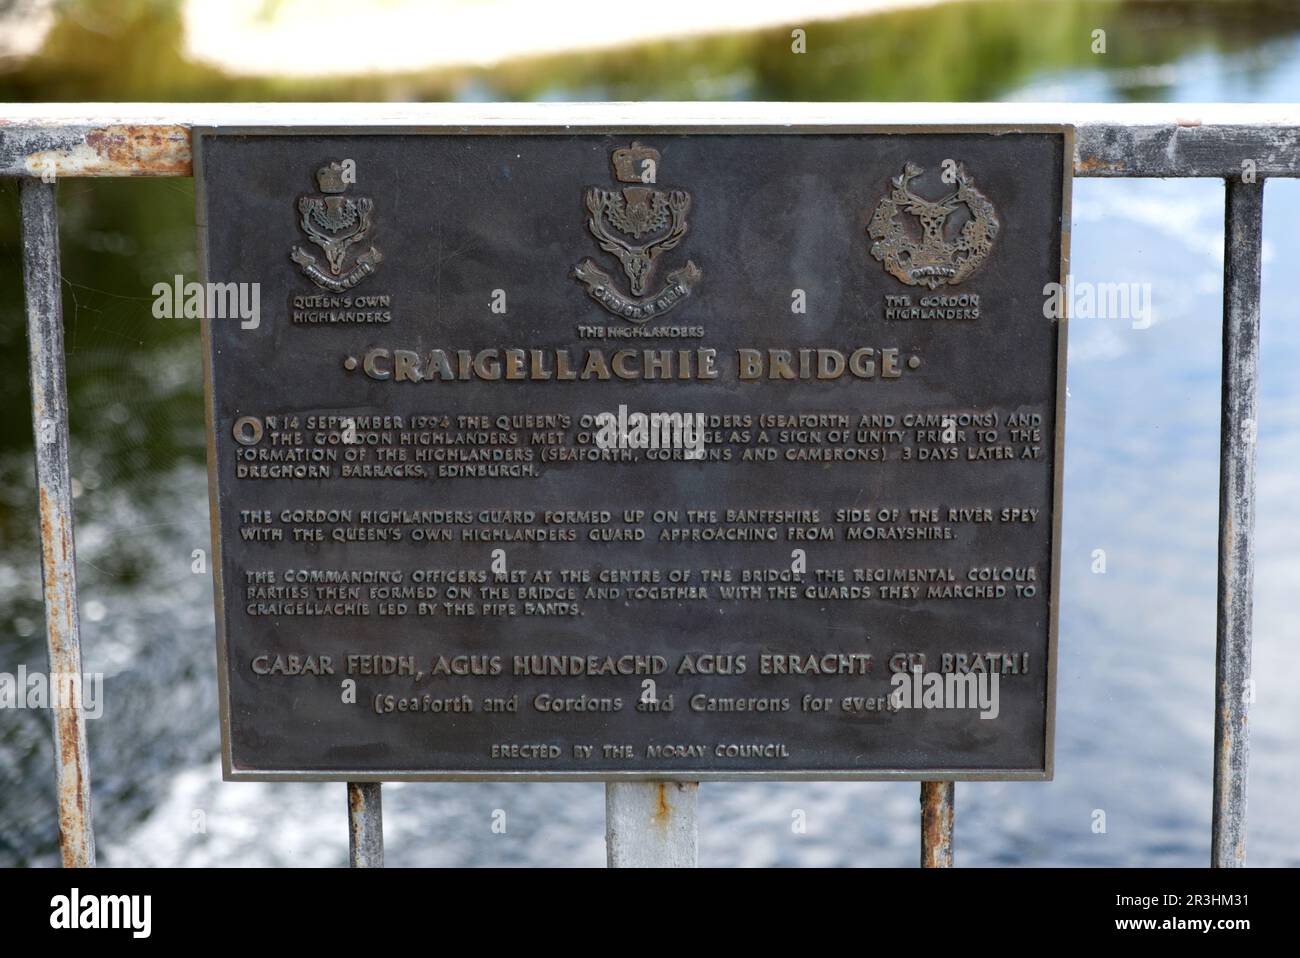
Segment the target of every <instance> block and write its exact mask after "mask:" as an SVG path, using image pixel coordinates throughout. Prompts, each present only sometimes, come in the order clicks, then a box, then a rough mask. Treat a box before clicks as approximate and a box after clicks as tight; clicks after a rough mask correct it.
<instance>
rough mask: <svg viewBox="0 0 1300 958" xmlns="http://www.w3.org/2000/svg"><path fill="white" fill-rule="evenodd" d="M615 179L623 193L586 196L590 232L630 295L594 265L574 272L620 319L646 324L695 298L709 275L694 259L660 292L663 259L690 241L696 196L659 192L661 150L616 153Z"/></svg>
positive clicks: (635, 146) (595, 190) (594, 190)
mask: <svg viewBox="0 0 1300 958" xmlns="http://www.w3.org/2000/svg"><path fill="white" fill-rule="evenodd" d="M609 161H610V165H611V166H613V168H614V176H615V177H616V178H617V179H618V180H619V182H621V183H629V184H631V183H635V184H638V185H636V186H624V187H622V188H621V189H613V190H607V189H603V188H602V187H599V186H592V187H589V188H588V189H587V190H586V192H585V193H584V195H583V205H584V206H585V207H586V211H587V230H588V232H590V233H591V235H592V237H593V238H594V239H595V240H596V245H598V246H599V247H600V248H601V249H602V250H604V251H605V252H606V253H610V254H612V255H613V256H614V258H615V259H616V260H618V263H619V265H620V266H622V267H623V273H624V275H625V276H626V277H627V286H628V289H629V291H630V295H629V293H625V292H623V291H622V290H621V289H619V288H618V284H617V282H616V280H615V278H614V277H613V276H612V275H610V274H609V273H607V272H605V271H604V270H603V269H601V268H600V267H599V266H598V265H597V264H596V262H595V261H594V260H590V259H585V260H583V261H582V262H581V263H578V264H577V265H575V266H574V267H573V278H574V279H576V280H577V281H578V282H580V283H582V285H584V286H585V287H587V295H588V296H590V297H591V298H592V299H593V300H595V301H596V302H597V303H599V304H600V305H601V306H603V307H604V308H605V309H606V310H608V311H609V312H611V313H613V314H614V315H615V316H621V317H622V318H623V319H626V320H629V321H631V322H633V323H644V322H647V321H649V320H650V319H652V318H654V317H656V316H662V315H663V314H664V313H666V312H668V311H669V310H670V309H672V308H673V307H674V306H676V305H678V304H679V303H681V302H682V301H683V300H684V299H686V297H688V296H690V295H691V291H692V290H693V289H694V288H695V286H696V284H697V283H699V281H700V278H701V277H702V276H703V275H704V272H703V270H701V269H700V268H699V267H698V266H696V265H695V264H694V263H693V262H691V261H690V260H687V261H686V263H685V265H684V266H681V267H679V268H678V269H675V270H672V271H670V272H669V273H668V275H667V276H666V277H665V281H664V283H663V284H662V285H660V286H658V288H656V287H655V274H656V272H657V267H658V265H659V264H658V262H657V260H658V259H659V256H660V255H661V254H663V253H666V252H668V251H669V250H672V249H675V248H676V247H677V245H678V244H679V243H681V241H682V240H683V239H685V238H686V232H687V229H688V228H689V227H688V224H687V221H686V215H687V213H689V212H690V209H691V194H690V193H688V192H687V191H686V190H657V189H652V188H651V187H650V186H649V185H648V184H653V183H654V182H655V181H656V179H657V178H658V174H659V151H658V150H655V149H652V148H650V147H648V146H643V145H641V144H640V143H636V142H633V143H632V144H631V145H630V146H625V147H620V148H619V149H616V150H614V151H613V152H612V153H611V154H610V158H609Z"/></svg>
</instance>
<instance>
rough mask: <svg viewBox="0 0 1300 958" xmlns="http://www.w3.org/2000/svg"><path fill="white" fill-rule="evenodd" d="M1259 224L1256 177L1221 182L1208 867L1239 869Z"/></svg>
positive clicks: (1260, 195)
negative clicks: (1211, 801)
mask: <svg viewBox="0 0 1300 958" xmlns="http://www.w3.org/2000/svg"><path fill="white" fill-rule="evenodd" d="M1263 222H1264V180H1263V178H1262V177H1260V178H1259V179H1258V181H1257V182H1254V183H1244V182H1241V181H1240V180H1239V179H1230V180H1228V181H1227V202H1226V213H1225V217H1224V223H1225V226H1224V237H1223V244H1224V257H1223V418H1222V420H1221V425H1220V427H1219V428H1220V433H1219V450H1220V453H1219V454H1220V460H1219V614H1218V628H1217V633H1218V638H1217V647H1216V651H1215V663H1214V665H1215V669H1214V677H1215V686H1214V810H1213V826H1212V833H1211V839H1210V840H1211V849H1210V863H1211V864H1212V865H1213V866H1214V867H1216V868H1225V867H1227V868H1232V867H1240V866H1242V865H1244V864H1245V863H1246V771H1247V767H1248V765H1249V763H1250V727H1249V723H1248V718H1249V715H1248V713H1249V704H1250V699H1251V698H1252V697H1253V696H1252V694H1251V688H1250V681H1251V679H1250V646H1251V604H1252V601H1253V590H1254V580H1255V575H1254V561H1255V544H1254V533H1255V434H1256V430H1257V422H1258V420H1257V418H1256V417H1257V415H1258V401H1259V289H1260V249H1261V246H1262V244H1263Z"/></svg>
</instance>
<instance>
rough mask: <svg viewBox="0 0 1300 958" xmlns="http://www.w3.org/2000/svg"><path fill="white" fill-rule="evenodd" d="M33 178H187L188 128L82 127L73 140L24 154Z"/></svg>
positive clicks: (139, 126) (190, 165)
mask: <svg viewBox="0 0 1300 958" xmlns="http://www.w3.org/2000/svg"><path fill="white" fill-rule="evenodd" d="M24 165H25V166H26V168H27V171H28V173H30V174H31V175H32V176H51V175H53V176H56V177H64V176H189V175H191V171H192V169H193V163H192V156H191V153H190V131H189V128H188V127H186V126H184V125H181V124H174V125H171V126H159V125H156V124H142V125H136V124H117V125H111V126H103V127H95V128H91V129H87V130H85V131H84V133H83V134H82V135H81V136H80V137H79V138H76V139H72V140H69V141H68V142H67V143H65V144H60V145H58V146H54V147H52V148H50V149H45V150H38V151H36V152H33V153H29V154H28V155H27V156H26V158H25V160H24Z"/></svg>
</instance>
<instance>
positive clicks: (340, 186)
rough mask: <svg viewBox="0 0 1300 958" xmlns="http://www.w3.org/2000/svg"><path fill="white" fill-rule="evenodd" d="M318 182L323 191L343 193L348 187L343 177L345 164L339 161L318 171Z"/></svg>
mask: <svg viewBox="0 0 1300 958" xmlns="http://www.w3.org/2000/svg"><path fill="white" fill-rule="evenodd" d="M316 183H317V185H318V186H320V191H321V192H322V193H342V192H343V191H344V190H346V189H347V188H348V184H347V182H346V181H345V180H344V179H343V164H342V163H339V162H337V161H335V162H333V163H330V165H329V166H322V167H321V168H320V169H319V170H317V171H316Z"/></svg>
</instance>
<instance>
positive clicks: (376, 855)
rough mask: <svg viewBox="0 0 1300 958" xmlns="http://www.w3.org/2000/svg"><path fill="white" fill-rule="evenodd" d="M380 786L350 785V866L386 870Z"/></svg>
mask: <svg viewBox="0 0 1300 958" xmlns="http://www.w3.org/2000/svg"><path fill="white" fill-rule="evenodd" d="M381 788H382V786H381V785H380V784H379V783H378V782H348V864H349V865H350V866H351V867H353V868H383V867H384V803H383V797H382V793H381V791H380V790H381Z"/></svg>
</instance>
